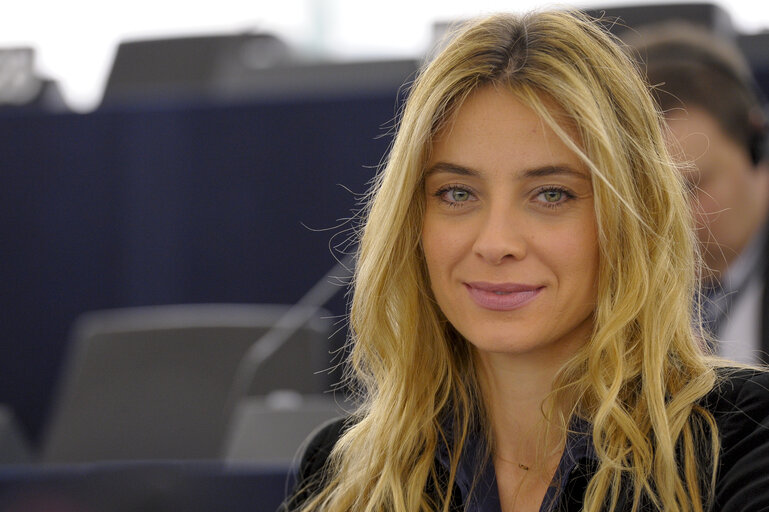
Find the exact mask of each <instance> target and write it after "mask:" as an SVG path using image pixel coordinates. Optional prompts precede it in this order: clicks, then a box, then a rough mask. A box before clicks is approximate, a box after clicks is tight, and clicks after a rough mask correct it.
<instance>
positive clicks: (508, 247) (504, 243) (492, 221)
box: [473, 208, 527, 265]
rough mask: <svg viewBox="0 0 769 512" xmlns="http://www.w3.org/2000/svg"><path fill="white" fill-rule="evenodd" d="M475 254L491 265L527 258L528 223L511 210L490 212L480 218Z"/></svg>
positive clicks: (502, 209) (474, 245)
mask: <svg viewBox="0 0 769 512" xmlns="http://www.w3.org/2000/svg"><path fill="white" fill-rule="evenodd" d="M479 217H480V218H479V220H478V222H479V225H478V230H477V236H476V238H475V242H474V244H473V252H474V253H475V254H476V255H477V256H479V257H480V258H483V260H484V261H486V262H487V263H489V264H491V265H499V264H501V263H503V262H504V261H508V260H510V261H514V260H521V259H523V258H525V257H526V251H527V243H526V236H525V229H526V227H525V226H526V223H525V220H524V219H522V218H521V216H520V213H518V214H516V213H515V212H513V211H512V209H511V208H499V209H496V210H488V211H487V212H486V215H483V216H479Z"/></svg>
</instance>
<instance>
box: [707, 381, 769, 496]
mask: <svg viewBox="0 0 769 512" xmlns="http://www.w3.org/2000/svg"><path fill="white" fill-rule="evenodd" d="M718 373H719V380H718V382H717V383H716V386H715V387H714V388H713V390H712V391H711V392H710V393H709V394H708V395H707V397H706V398H705V400H704V403H703V405H704V406H705V407H706V408H707V409H708V410H709V411H710V412H711V413H712V414H713V417H714V418H715V421H716V424H717V425H718V430H719V437H720V441H721V451H720V456H719V468H718V477H717V478H718V480H717V482H716V489H715V491H716V497H715V498H716V509H718V510H721V511H731V510H734V511H737V510H740V511H745V510H766V509H769V372H767V371H764V370H759V369H742V368H740V369H737V368H724V369H719V370H718Z"/></svg>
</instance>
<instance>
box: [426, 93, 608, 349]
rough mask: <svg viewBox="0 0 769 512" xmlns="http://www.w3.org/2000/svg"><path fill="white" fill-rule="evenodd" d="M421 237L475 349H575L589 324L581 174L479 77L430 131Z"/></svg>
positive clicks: (588, 231)
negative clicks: (443, 122) (433, 133)
mask: <svg viewBox="0 0 769 512" xmlns="http://www.w3.org/2000/svg"><path fill="white" fill-rule="evenodd" d="M425 172H426V174H425V189H424V194H425V198H426V210H425V217H424V225H423V228H422V247H423V250H424V254H425V259H426V262H427V268H428V271H429V275H430V282H431V286H432V290H433V293H434V295H435V298H436V300H437V302H438V305H439V306H440V308H441V310H442V311H443V313H444V314H445V315H446V317H447V318H448V320H449V321H450V322H451V324H452V325H453V326H454V327H455V328H456V329H457V330H458V331H459V332H460V333H461V334H462V335H463V336H464V337H465V338H466V339H468V340H469V341H470V342H471V343H472V344H473V345H475V347H476V348H477V349H478V350H480V351H481V352H492V353H507V354H527V353H531V354H533V353H536V354H539V355H543V356H548V354H550V355H552V354H554V352H553V351H563V350H564V349H565V350H567V351H568V352H570V353H571V352H573V351H575V350H576V349H577V348H578V347H579V346H581V345H582V344H584V343H585V341H586V340H587V339H588V337H589V335H590V333H591V331H592V321H593V320H592V312H593V310H594V308H595V303H596V276H597V271H598V239H597V229H596V220H595V212H594V209H593V193H592V186H591V179H590V174H589V173H588V171H587V170H586V169H585V168H584V166H583V165H582V163H581V161H580V159H579V158H578V157H577V155H576V154H574V153H573V152H572V151H571V150H570V149H568V148H567V146H566V145H565V144H564V143H563V142H562V141H561V140H560V139H559V138H558V136H557V135H556V134H555V133H554V132H553V131H552V130H551V129H550V128H548V127H547V126H546V124H545V123H544V121H542V120H541V119H540V117H539V116H538V115H537V114H536V113H535V112H534V111H533V110H532V109H530V108H529V107H527V106H525V105H524V104H523V103H521V102H520V101H518V100H517V99H516V98H515V96H513V95H512V93H510V92H508V91H504V90H501V89H495V88H494V87H491V86H487V87H484V88H481V89H479V90H478V91H476V92H475V93H473V95H472V96H471V97H470V98H468V100H467V101H465V103H464V104H463V105H462V106H461V107H460V108H459V110H458V111H457V113H456V115H455V117H454V118H453V120H452V122H450V123H449V124H448V125H447V126H446V128H444V129H443V130H442V131H441V132H440V133H438V136H437V137H436V139H435V141H434V143H433V148H432V153H431V158H430V161H429V162H428V164H427V167H426V171H425Z"/></svg>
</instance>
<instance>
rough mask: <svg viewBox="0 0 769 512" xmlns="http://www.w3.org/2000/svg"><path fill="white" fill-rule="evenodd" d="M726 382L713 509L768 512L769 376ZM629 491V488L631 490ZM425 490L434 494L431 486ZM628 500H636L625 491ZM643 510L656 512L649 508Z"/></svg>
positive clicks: (314, 447)
mask: <svg viewBox="0 0 769 512" xmlns="http://www.w3.org/2000/svg"><path fill="white" fill-rule="evenodd" d="M723 375H724V377H723V380H722V381H721V382H720V383H719V384H718V385H717V386H716V387H715V388H714V389H713V390H712V391H711V392H710V393H709V394H708V395H707V396H706V397H705V398H704V399H703V400H702V402H701V403H702V405H703V406H704V407H705V408H706V409H708V410H709V411H710V412H711V413H712V414H713V416H714V417H715V420H716V423H717V424H718V428H719V434H720V437H721V453H720V460H719V468H718V476H717V480H716V487H715V503H714V507H713V509H712V510H713V511H718V512H738V511H739V512H758V511H769V373H765V372H756V371H750V370H734V371H732V370H728V371H725V372H724V374H723ZM344 425H345V422H344V420H338V421H335V422H333V423H330V424H327V425H326V426H325V427H324V428H322V429H321V430H320V431H318V433H317V434H315V436H314V437H313V438H312V439H311V441H310V443H309V444H308V446H307V449H306V450H305V453H304V456H303V457H302V462H301V464H300V467H299V473H298V475H297V476H298V478H297V486H296V488H297V489H305V490H304V492H299V493H298V494H295V495H294V496H292V497H291V498H290V499H289V500H288V501H287V502H286V503H285V504H284V505H283V506H282V508H281V510H282V511H289V510H294V509H295V508H297V506H298V505H299V504H301V503H302V502H303V501H304V500H305V499H307V497H308V496H309V495H310V494H311V493H312V492H314V491H316V490H317V489H318V488H319V487H321V486H322V485H323V471H324V466H325V463H326V459H327V457H328V454H329V453H330V451H331V449H332V447H333V446H334V444H335V443H336V441H337V439H339V436H340V435H341V433H342V432H343V430H344ZM596 467H597V464H596V462H595V459H593V458H592V457H588V456H585V457H584V458H582V459H580V460H578V461H577V464H576V466H575V467H574V468H573V469H572V470H571V472H570V474H569V477H568V481H567V483H566V487H565V490H564V492H562V493H561V494H560V498H559V500H558V503H557V505H556V508H555V510H557V511H559V512H573V511H579V510H582V500H583V497H584V494H585V489H586V488H587V484H588V482H589V481H590V479H591V478H592V476H593V474H594V473H595V470H596ZM436 471H437V473H438V475H439V479H441V478H440V477H441V476H442V477H444V478H443V479H444V480H446V481H447V480H448V478H447V476H448V475H447V473H446V470H445V469H444V466H443V465H442V464H440V463H439V462H438V461H437V460H436ZM628 491H629V490H628ZM427 492H429V493H431V494H433V493H435V494H439V495H442V494H444V492H443V490H441V491H440V492H439V493H436V490H435V489H431V488H429V486H428V489H427ZM452 495H453V496H454V499H453V502H452V507H451V510H452V511H456V512H459V511H464V510H465V506H466V503H465V500H466V499H467V496H462V492H461V489H460V487H459V486H456V487H455V489H454V492H453V493H452ZM627 495H628V498H629V497H630V496H632V493H631V492H627ZM615 510H616V511H626V510H627V511H630V510H631V501H630V499H626V500H625V501H624V502H621V503H620V504H619V506H618V507H617V508H616V509H615ZM644 510H653V509H652V508H651V507H646V508H644Z"/></svg>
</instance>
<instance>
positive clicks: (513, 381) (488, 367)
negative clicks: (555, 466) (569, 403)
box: [477, 347, 576, 468]
mask: <svg viewBox="0 0 769 512" xmlns="http://www.w3.org/2000/svg"><path fill="white" fill-rule="evenodd" d="M572 348H573V350H564V351H562V353H559V354H553V353H552V352H548V353H546V354H528V355H524V356H521V355H514V356H513V355H508V354H490V353H478V354H477V356H478V360H479V371H480V378H481V390H482V393H483V395H484V401H485V403H486V407H487V410H488V414H489V420H490V421H491V429H492V436H493V439H494V448H493V451H494V456H495V458H497V459H499V460H503V461H508V462H513V463H515V464H523V465H525V466H528V467H531V468H534V467H536V466H538V465H541V463H543V462H545V461H547V460H548V459H550V458H551V455H552V454H553V453H556V454H560V447H561V444H562V441H563V432H562V431H561V430H560V429H552V430H548V429H547V421H546V419H545V417H544V415H543V410H545V412H547V409H543V407H547V406H549V404H547V403H545V402H546V400H547V398H548V396H549V394H550V392H551V391H552V385H553V380H554V378H555V376H556V373H557V372H558V370H559V369H560V367H561V366H562V364H563V363H564V362H565V361H566V360H567V359H568V358H569V357H571V356H572V355H573V354H574V352H575V351H576V348H574V347H572ZM557 409H564V410H565V407H559V405H558V404H556V406H555V408H554V409H553V410H552V412H556V410H557ZM545 432H547V433H548V434H549V435H548V436H547V437H546V438H544V437H543V434H544V433H545Z"/></svg>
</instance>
